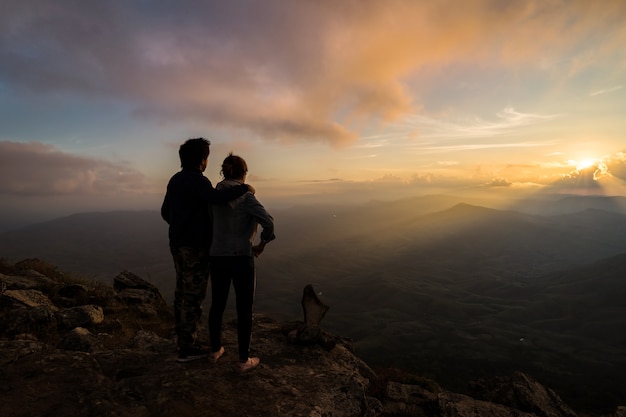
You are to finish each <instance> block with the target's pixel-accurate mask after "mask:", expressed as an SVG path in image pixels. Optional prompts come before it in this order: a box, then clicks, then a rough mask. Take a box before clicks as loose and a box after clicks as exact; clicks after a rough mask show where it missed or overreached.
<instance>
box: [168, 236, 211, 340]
mask: <svg viewBox="0 0 626 417" xmlns="http://www.w3.org/2000/svg"><path fill="white" fill-rule="evenodd" d="M170 251H171V253H172V258H173V259H174V268H175V269H176V289H175V290H174V319H175V322H176V334H177V335H178V346H179V347H181V346H190V345H191V344H193V342H194V339H195V333H196V329H197V327H198V323H199V322H200V317H201V316H202V302H203V301H204V298H205V297H206V290H207V285H208V282H209V251H208V249H198V248H192V247H180V248H177V247H170Z"/></svg>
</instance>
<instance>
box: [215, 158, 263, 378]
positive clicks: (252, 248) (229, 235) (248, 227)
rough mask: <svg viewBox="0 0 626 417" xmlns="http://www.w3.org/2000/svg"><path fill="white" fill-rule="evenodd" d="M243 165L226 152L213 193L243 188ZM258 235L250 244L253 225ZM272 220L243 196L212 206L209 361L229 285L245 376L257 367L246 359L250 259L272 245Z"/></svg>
mask: <svg viewBox="0 0 626 417" xmlns="http://www.w3.org/2000/svg"><path fill="white" fill-rule="evenodd" d="M247 172H248V166H247V164H246V161H244V160H243V159H242V158H241V157H239V156H236V155H233V154H232V153H230V154H229V155H228V156H227V157H226V159H224V163H223V164H222V176H223V177H224V180H223V181H221V182H220V183H219V184H217V186H216V189H217V190H221V189H227V188H231V187H237V186H240V185H241V184H244V183H245V180H246V175H247ZM259 224H260V225H261V227H262V228H263V231H262V233H261V240H260V242H259V243H258V244H257V245H253V242H254V237H255V235H256V231H257V225H259ZM274 239H275V236H274V219H273V218H272V216H271V215H270V214H269V213H268V212H267V211H266V210H265V208H264V207H263V205H261V203H259V201H258V200H257V199H256V197H255V196H254V194H252V193H251V192H248V193H246V194H244V195H243V196H241V197H239V198H237V199H235V200H233V201H231V202H230V203H227V204H219V205H217V204H216V205H213V240H212V243H211V252H210V254H211V293H212V295H211V310H210V312H209V335H210V338H211V348H212V351H213V353H212V355H211V357H212V359H213V361H214V362H216V361H217V360H218V359H219V358H220V357H221V356H222V355H223V354H224V347H223V346H222V342H221V333H222V318H223V316H224V309H225V308H226V302H227V300H228V292H229V290H230V284H231V282H232V284H233V288H234V289H235V297H236V305H237V342H238V347H239V363H238V370H239V371H240V372H247V371H250V370H252V369H254V368H256V367H257V366H258V364H259V362H260V359H259V358H257V357H250V356H249V352H250V337H251V335H252V304H253V302H254V290H255V287H256V276H255V271H254V257H255V256H259V255H260V254H261V253H262V252H263V250H264V249H265V245H266V244H267V242H269V241H271V240H274Z"/></svg>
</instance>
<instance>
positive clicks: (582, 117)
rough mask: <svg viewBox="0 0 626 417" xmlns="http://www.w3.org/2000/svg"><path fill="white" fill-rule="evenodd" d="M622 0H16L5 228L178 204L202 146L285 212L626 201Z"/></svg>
mask: <svg viewBox="0 0 626 417" xmlns="http://www.w3.org/2000/svg"><path fill="white" fill-rule="evenodd" d="M625 21H626V2H625V1H622V0H603V1H596V2H590V1H587V0H581V1H578V0H563V1H559V0H516V1H505V0H498V1H496V0H467V1H463V2H458V1H448V0H434V1H419V0H385V1H377V0H342V1H335V0H333V1H331V0H318V1H311V0H290V1H287V0H264V1H258V0H224V1H197V0H176V1H173V0H171V1H145V0H142V1H139V0H108V1H89V2H88V1H82V0H73V1H70V0H55V1H49V0H1V1H0V229H1V228H2V227H5V228H6V227H7V225H9V224H10V225H17V224H21V223H25V222H27V221H32V220H33V219H39V220H43V219H46V218H50V217H55V216H61V215H67V214H71V213H75V212H81V211H94V210H95V211H104V210H111V209H158V208H159V206H160V203H161V201H162V198H163V194H164V192H165V187H166V184H167V181H168V179H169V178H170V177H171V175H173V174H174V173H175V172H176V171H177V170H179V169H180V168H179V160H178V153H177V152H178V147H179V146H180V144H181V143H182V142H184V141H185V140H186V139H189V138H194V137H205V138H207V139H209V140H210V141H211V143H212V145H211V156H210V159H209V167H208V168H207V171H206V172H205V175H207V176H208V177H209V178H210V179H211V181H212V182H213V183H214V184H215V183H217V182H218V181H219V180H220V174H219V172H220V164H221V161H222V160H223V158H224V157H225V156H226V155H227V154H228V153H229V152H231V151H232V152H234V153H235V154H238V155H240V156H242V157H243V158H244V159H246V161H247V162H248V167H249V176H248V182H249V183H251V184H252V185H253V186H254V187H255V188H256V190H257V197H258V198H259V200H260V201H261V202H262V203H264V204H265V205H266V207H268V208H272V207H288V206H290V205H297V204H314V203H327V202H332V203H339V202H366V201H370V200H388V199H397V198H404V197H411V196H415V195H424V194H459V195H460V194H468V195H470V194H474V193H483V194H493V195H498V196H508V195H510V196H519V195H523V194H524V193H540V192H550V193H552V192H556V193H581V194H606V195H626V188H625V185H626V184H625V181H626V141H625V140H624V135H625V133H626V117H625V113H626V48H625V47H624V45H626V25H624V22H625Z"/></svg>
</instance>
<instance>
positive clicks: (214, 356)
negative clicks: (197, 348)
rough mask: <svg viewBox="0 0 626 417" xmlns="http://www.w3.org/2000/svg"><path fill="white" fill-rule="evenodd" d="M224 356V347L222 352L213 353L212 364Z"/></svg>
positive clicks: (221, 349)
mask: <svg viewBox="0 0 626 417" xmlns="http://www.w3.org/2000/svg"><path fill="white" fill-rule="evenodd" d="M223 354H224V346H222V347H221V348H220V350H218V351H217V352H211V356H210V358H211V362H213V363H215V362H217V360H218V359H219V358H221V357H222V355H223Z"/></svg>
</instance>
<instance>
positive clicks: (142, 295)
mask: <svg viewBox="0 0 626 417" xmlns="http://www.w3.org/2000/svg"><path fill="white" fill-rule="evenodd" d="M113 289H115V291H116V292H117V293H118V295H119V296H120V297H121V298H122V299H124V300H126V301H127V302H130V303H137V304H139V303H144V302H157V303H159V304H165V299H164V298H163V296H162V295H161V292H160V291H159V289H158V288H157V287H155V286H154V285H152V284H150V283H149V282H148V281H145V280H144V279H142V278H140V277H138V276H137V275H135V274H133V273H132V272H129V271H123V272H121V273H120V274H119V275H118V276H116V277H115V278H114V279H113Z"/></svg>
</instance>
